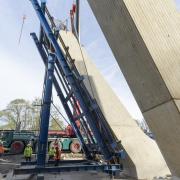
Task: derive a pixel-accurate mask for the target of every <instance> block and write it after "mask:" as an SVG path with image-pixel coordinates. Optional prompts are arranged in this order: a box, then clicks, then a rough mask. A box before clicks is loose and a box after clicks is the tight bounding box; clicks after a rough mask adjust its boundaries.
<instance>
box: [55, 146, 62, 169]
mask: <svg viewBox="0 0 180 180" xmlns="http://www.w3.org/2000/svg"><path fill="white" fill-rule="evenodd" d="M60 159H61V150H60V148H59V147H58V146H56V147H55V166H58V165H59V161H60Z"/></svg>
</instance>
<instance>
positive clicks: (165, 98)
mask: <svg viewBox="0 0 180 180" xmlns="http://www.w3.org/2000/svg"><path fill="white" fill-rule="evenodd" d="M88 2H89V4H90V6H91V8H92V10H93V12H94V14H95V16H96V18H97V21H98V23H99V25H100V26H101V29H102V31H103V33H104V35H105V37H106V39H107V41H108V43H109V45H110V47H111V49H112V51H113V53H114V56H115V58H116V60H117V62H118V64H119V66H120V68H121V70H122V72H123V74H124V76H125V78H126V80H127V82H128V84H129V86H130V88H131V90H132V92H133V94H134V96H135V99H136V101H137V103H138V105H139V107H140V109H141V111H142V113H143V115H144V117H145V118H146V121H147V123H148V125H149V126H150V128H151V130H152V132H153V133H154V134H155V137H156V140H157V143H158V145H159V147H160V150H161V152H162V154H163V155H164V158H165V160H166V162H167V164H168V166H169V168H170V170H171V172H172V174H173V175H175V176H178V177H180V153H179V152H180V151H179V150H180V113H179V110H180V18H179V14H178V12H177V9H176V6H175V1H174V0H113V1H112V0H103V1H102V0H96V1H94V0H88Z"/></svg>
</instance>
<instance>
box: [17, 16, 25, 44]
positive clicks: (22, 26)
mask: <svg viewBox="0 0 180 180" xmlns="http://www.w3.org/2000/svg"><path fill="white" fill-rule="evenodd" d="M25 20H26V15H23V20H22V25H21V31H20V35H19V40H18V44H20V42H21V37H22V32H23V28H24V22H25Z"/></svg>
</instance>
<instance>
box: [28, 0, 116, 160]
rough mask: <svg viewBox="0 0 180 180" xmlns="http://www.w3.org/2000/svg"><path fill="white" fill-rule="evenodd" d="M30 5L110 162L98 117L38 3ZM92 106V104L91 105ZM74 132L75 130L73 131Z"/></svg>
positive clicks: (109, 152)
mask: <svg viewBox="0 0 180 180" xmlns="http://www.w3.org/2000/svg"><path fill="white" fill-rule="evenodd" d="M31 3H32V5H33V7H34V9H35V11H36V13H37V15H38V18H39V20H40V23H41V26H42V27H43V30H44V32H45V34H46V36H47V38H48V39H49V41H50V42H51V44H52V46H53V47H54V50H55V54H56V57H57V59H58V61H59V63H60V65H61V69H62V71H63V73H64V75H65V77H66V80H67V81H68V83H69V85H70V86H71V88H72V91H73V93H74V95H75V97H76V98H77V100H78V102H79V103H80V106H81V109H82V110H83V112H84V114H85V117H86V119H87V121H88V123H89V125H90V127H91V129H92V132H93V134H94V137H95V139H96V141H97V143H98V145H99V147H100V150H101V152H102V154H103V155H104V157H105V159H106V160H110V159H111V158H112V155H113V154H112V152H111V151H110V149H109V148H108V146H107V144H106V140H105V139H104V137H103V136H102V134H101V133H100V129H99V126H98V119H97V118H98V116H96V114H94V113H93V110H94V109H95V108H93V107H92V108H91V109H89V107H88V104H86V101H87V99H84V98H83V97H82V93H83V92H82V89H81V87H80V85H79V83H77V79H76V78H75V76H74V74H73V73H72V71H71V69H70V68H69V66H68V64H67V61H66V59H65V57H64V55H63V53H62V51H61V49H60V47H59V45H58V43H57V41H56V39H55V37H54V34H53V33H52V31H51V28H50V26H49V24H48V22H47V20H46V18H45V16H44V14H43V12H42V10H41V7H40V6H39V3H38V1H37V0H31ZM91 105H92V104H91ZM94 117H95V118H96V121H94V120H95V119H94ZM75 130H76V129H75Z"/></svg>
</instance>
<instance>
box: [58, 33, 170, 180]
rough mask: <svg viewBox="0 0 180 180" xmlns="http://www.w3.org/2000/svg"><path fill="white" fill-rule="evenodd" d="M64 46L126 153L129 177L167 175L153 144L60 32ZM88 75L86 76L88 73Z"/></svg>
mask: <svg viewBox="0 0 180 180" xmlns="http://www.w3.org/2000/svg"><path fill="white" fill-rule="evenodd" d="M61 36H62V38H63V40H64V41H65V44H66V45H67V46H69V52H70V54H71V56H72V58H73V59H75V64H76V66H77V68H78V70H79V72H80V74H81V75H84V77H85V82H86V83H85V84H86V86H87V88H88V90H89V92H90V93H91V94H92V95H93V96H94V97H95V98H96V100H97V101H98V103H99V105H100V107H101V109H102V111H103V113H104V115H105V117H106V119H107V121H108V123H109V125H110V127H111V128H112V130H113V131H114V133H115V135H116V136H117V138H118V139H119V140H121V141H122V145H123V147H124V149H125V150H126V152H127V155H128V158H127V159H126V162H125V166H126V170H127V172H128V173H129V175H131V176H133V177H138V178H140V179H143V178H149V179H152V178H153V177H154V176H164V175H166V174H170V172H169V170H168V168H167V165H166V163H165V161H164V159H163V157H162V155H161V153H160V151H159V149H158V146H157V144H156V142H155V141H154V140H152V139H150V138H149V137H148V136H146V135H145V134H144V133H143V132H142V131H141V129H140V128H139V127H138V126H137V124H136V123H135V121H134V120H133V119H132V117H131V116H130V115H129V114H128V112H127V110H126V109H125V108H124V107H123V105H122V104H121V102H120V100H119V99H118V97H117V96H116V95H115V93H114V92H113V90H112V89H111V88H110V86H109V84H108V83H107V82H106V81H105V80H104V78H103V76H102V75H101V74H100V72H99V70H98V69H97V68H96V66H95V65H94V64H93V62H92V61H91V59H90V58H89V57H88V55H87V54H86V52H85V49H84V48H82V47H81V48H80V46H79V44H78V42H77V40H76V38H75V37H74V36H73V34H72V33H71V32H64V31H61ZM87 72H88V73H87Z"/></svg>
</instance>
